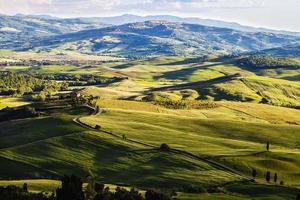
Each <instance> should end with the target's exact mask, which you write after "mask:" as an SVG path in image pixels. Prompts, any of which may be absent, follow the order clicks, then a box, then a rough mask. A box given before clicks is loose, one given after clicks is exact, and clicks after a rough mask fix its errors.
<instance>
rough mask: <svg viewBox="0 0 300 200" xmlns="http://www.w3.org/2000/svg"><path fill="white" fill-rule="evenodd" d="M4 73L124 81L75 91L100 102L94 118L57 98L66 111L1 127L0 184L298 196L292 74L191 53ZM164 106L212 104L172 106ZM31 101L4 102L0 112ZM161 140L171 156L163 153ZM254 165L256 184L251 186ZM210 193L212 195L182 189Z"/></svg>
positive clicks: (297, 89)
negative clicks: (72, 183) (81, 181)
mask: <svg viewBox="0 0 300 200" xmlns="http://www.w3.org/2000/svg"><path fill="white" fill-rule="evenodd" d="M3 70H10V71H14V72H15V73H25V72H26V71H27V72H29V73H33V72H36V73H37V74H39V75H45V74H48V75H52V74H73V75H74V74H75V75H76V74H78V75H83V74H93V75H99V76H103V77H123V78H124V79H122V80H121V81H118V82H114V83H110V84H101V85H93V86H87V87H85V86H83V87H80V88H81V89H82V90H81V91H79V94H81V95H84V96H85V97H89V96H93V97H97V100H95V103H96V105H98V106H99V107H100V108H101V112H99V113H96V114H94V115H91V113H92V111H91V109H90V108H87V107H84V106H78V107H71V106H65V105H66V104H65V103H66V102H61V101H58V102H45V103H43V104H42V107H53V106H62V107H59V108H58V109H41V115H40V116H39V117H36V118H30V119H20V120H17V121H5V122H1V129H0V160H1V165H0V179H2V180H3V181H2V182H1V181H0V185H9V184H16V185H21V184H22V183H24V181H26V182H28V183H29V189H30V190H32V191H42V190H43V191H48V192H51V191H53V189H54V188H56V187H57V186H58V182H56V181H52V180H57V179H59V177H60V176H62V175H64V174H71V173H74V174H76V175H78V176H80V177H86V176H87V175H88V174H89V172H90V171H91V172H92V173H93V174H94V175H95V178H96V179H97V181H99V182H102V183H105V184H112V185H118V184H119V185H128V186H136V187H138V188H140V189H141V190H143V189H147V188H152V187H154V188H164V189H174V190H176V191H179V193H178V199H182V200H188V199H190V200H192V199H249V198H250V197H251V199H295V194H296V193H297V192H298V191H297V189H296V188H297V187H299V186H300V150H299V148H300V146H299V145H300V144H299V142H298V141H300V117H299V116H300V111H299V109H295V108H299V106H300V83H299V81H298V80H297V77H296V76H297V74H296V73H295V71H290V69H282V70H283V71H282V73H279V71H276V73H273V72H271V71H272V70H275V69H257V68H251V67H245V66H239V65H238V64H236V63H235V61H234V60H232V59H216V58H210V59H208V60H207V61H205V62H203V63H202V62H196V61H195V60H191V59H190V58H189V57H159V58H151V59H143V60H136V61H130V62H125V61H124V60H122V61H119V62H109V63H103V64H102V65H95V66H88V67H86V66H73V65H48V66H39V67H30V68H27V67H14V66H12V67H4V68H3ZM266 70H269V71H266ZM267 72H268V73H267ZM277 72H278V73H277ZM287 77H290V78H287ZM291 77H292V78H291ZM74 88H76V87H73V88H72V87H70V88H69V89H74ZM170 102H171V103H172V102H173V103H174V102H190V103H195V102H197V103H199V104H201V103H202V104H203V105H206V104H205V102H206V103H207V105H213V106H211V107H201V108H195V107H192V106H191V107H186V108H183V107H179V108H178V107H174V108H172V107H170V106H168V105H167V103H170ZM29 103H30V102H26V101H24V100H23V99H22V98H13V97H5V98H1V99H0V109H1V108H5V107H7V106H8V107H18V106H23V105H27V104H29ZM268 104H269V105H268ZM34 105H36V106H37V107H39V106H41V105H40V104H34ZM63 106H65V107H63ZM74 119H77V122H78V121H79V122H81V123H82V124H77V123H75V122H74V121H73V120H74ZM75 121H76V120H75ZM84 125H88V126H90V127H95V126H96V125H98V126H99V127H101V130H96V129H93V128H88V127H86V126H84ZM109 133H111V134H109ZM123 135H124V136H126V138H127V140H124V139H122V136H123ZM267 142H270V151H266V143H267ZM162 143H166V144H167V145H169V146H170V147H171V151H167V152H165V151H162V150H160V149H159V147H160V145H161V144H162ZM253 169H255V170H256V171H257V177H256V182H255V183H250V182H249V179H251V178H252V177H251V173H252V170H253ZM267 171H270V172H271V176H272V179H271V180H272V181H271V182H270V183H266V181H265V178H264V176H265V173H266V172H267ZM274 173H277V174H278V181H277V183H274V182H273V175H274ZM24 179H25V180H24ZM32 179H33V180H32ZM34 179H39V180H34ZM40 179H42V180H40ZM7 180H23V181H19V182H16V181H7ZM245 180H246V181H245ZM280 181H283V182H284V185H285V186H279V182H280ZM209 188H217V190H216V191H210V192H208V193H207V192H204V193H201V194H200V193H192V192H191V193H185V192H184V191H188V190H192V189H201V190H202V189H204V190H206V189H209Z"/></svg>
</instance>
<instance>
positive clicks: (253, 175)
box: [252, 169, 257, 179]
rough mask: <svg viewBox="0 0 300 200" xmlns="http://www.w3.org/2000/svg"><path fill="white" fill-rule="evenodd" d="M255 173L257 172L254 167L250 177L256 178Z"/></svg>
mask: <svg viewBox="0 0 300 200" xmlns="http://www.w3.org/2000/svg"><path fill="white" fill-rule="evenodd" d="M256 175H257V172H256V170H255V169H253V170H252V177H253V178H254V179H255V178H256Z"/></svg>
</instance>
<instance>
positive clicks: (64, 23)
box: [0, 15, 105, 48]
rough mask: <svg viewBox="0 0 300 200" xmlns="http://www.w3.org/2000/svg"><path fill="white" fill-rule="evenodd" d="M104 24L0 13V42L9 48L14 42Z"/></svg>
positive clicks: (92, 27) (97, 26)
mask: <svg viewBox="0 0 300 200" xmlns="http://www.w3.org/2000/svg"><path fill="white" fill-rule="evenodd" d="M104 26H105V25H104V24H103V23H101V22H93V23H88V22H85V21H81V20H80V19H59V18H53V17H49V16H27V15H16V16H6V15H0V43H1V46H2V47H4V48H11V46H13V43H15V42H20V43H26V42H28V41H30V40H32V39H33V38H41V37H47V36H53V35H61V34H66V33H71V32H76V31H81V30H89V29H95V28H101V27H104Z"/></svg>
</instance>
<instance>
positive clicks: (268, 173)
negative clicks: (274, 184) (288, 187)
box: [266, 171, 271, 183]
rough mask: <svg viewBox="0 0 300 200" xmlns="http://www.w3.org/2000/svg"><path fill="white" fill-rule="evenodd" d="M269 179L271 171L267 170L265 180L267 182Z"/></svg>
mask: <svg viewBox="0 0 300 200" xmlns="http://www.w3.org/2000/svg"><path fill="white" fill-rule="evenodd" d="M270 180H271V172H269V171H267V174H266V181H267V182H268V183H269V182H270Z"/></svg>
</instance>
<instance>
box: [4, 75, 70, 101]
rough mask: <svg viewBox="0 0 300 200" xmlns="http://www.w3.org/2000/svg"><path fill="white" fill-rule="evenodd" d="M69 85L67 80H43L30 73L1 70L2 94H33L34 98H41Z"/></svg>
mask: <svg viewBox="0 0 300 200" xmlns="http://www.w3.org/2000/svg"><path fill="white" fill-rule="evenodd" d="M67 87H68V84H67V83H66V82H57V81H52V80H42V79H38V78H35V77H32V76H30V75H23V74H16V73H12V72H0V95H12V96H22V95H24V94H31V95H32V98H33V100H35V99H36V100H41V99H45V98H46V97H47V96H49V95H52V94H54V93H56V92H57V91H59V90H64V89H66V88H67Z"/></svg>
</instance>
